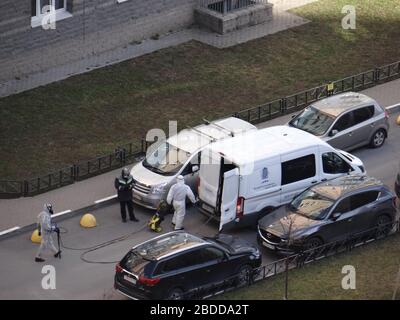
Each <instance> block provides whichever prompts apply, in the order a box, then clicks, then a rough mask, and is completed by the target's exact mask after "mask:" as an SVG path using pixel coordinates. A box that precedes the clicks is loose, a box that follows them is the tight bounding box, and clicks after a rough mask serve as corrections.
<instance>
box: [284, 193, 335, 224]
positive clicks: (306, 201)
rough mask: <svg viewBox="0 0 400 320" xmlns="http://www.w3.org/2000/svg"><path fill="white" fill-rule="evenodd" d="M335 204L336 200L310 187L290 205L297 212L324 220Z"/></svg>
mask: <svg viewBox="0 0 400 320" xmlns="http://www.w3.org/2000/svg"><path fill="white" fill-rule="evenodd" d="M333 204H334V200H332V199H330V198H327V197H325V196H323V195H321V194H319V193H317V192H315V191H314V190H312V189H309V190H306V191H304V192H303V193H301V194H300V195H299V196H298V197H296V198H295V199H294V200H293V201H292V202H291V203H290V205H289V206H290V210H292V211H294V212H295V213H297V214H300V215H302V216H305V217H307V218H309V219H312V220H322V219H324V218H325V217H326V215H327V213H328V212H329V209H330V208H331V207H332V205H333Z"/></svg>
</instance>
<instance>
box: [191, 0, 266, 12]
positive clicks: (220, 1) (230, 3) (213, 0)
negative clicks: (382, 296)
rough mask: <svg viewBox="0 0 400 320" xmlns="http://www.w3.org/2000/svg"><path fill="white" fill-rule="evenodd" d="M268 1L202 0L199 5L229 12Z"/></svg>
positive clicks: (212, 9) (216, 10)
mask: <svg viewBox="0 0 400 320" xmlns="http://www.w3.org/2000/svg"><path fill="white" fill-rule="evenodd" d="M267 3H268V1H267V0H200V1H199V7H200V8H203V9H208V10H211V11H215V12H218V13H221V14H227V13H230V12H232V11H236V10H240V9H244V8H247V7H250V6H254V5H257V4H267Z"/></svg>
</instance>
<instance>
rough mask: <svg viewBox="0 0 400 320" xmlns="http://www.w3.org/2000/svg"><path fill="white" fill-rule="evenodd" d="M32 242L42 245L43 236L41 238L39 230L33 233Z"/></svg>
mask: <svg viewBox="0 0 400 320" xmlns="http://www.w3.org/2000/svg"><path fill="white" fill-rule="evenodd" d="M31 241H32V242H33V243H41V242H42V236H39V231H38V229H35V230H34V231H33V232H32V235H31Z"/></svg>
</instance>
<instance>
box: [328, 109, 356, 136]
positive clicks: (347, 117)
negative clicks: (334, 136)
mask: <svg viewBox="0 0 400 320" xmlns="http://www.w3.org/2000/svg"><path fill="white" fill-rule="evenodd" d="M352 118H353V117H352V112H347V113H345V114H344V115H342V116H341V117H340V118H339V120H337V121H336V123H335V125H334V126H333V128H332V129H333V130H337V131H339V132H340V131H343V130H346V129H348V128H350V127H351V126H352V125H353V119H352Z"/></svg>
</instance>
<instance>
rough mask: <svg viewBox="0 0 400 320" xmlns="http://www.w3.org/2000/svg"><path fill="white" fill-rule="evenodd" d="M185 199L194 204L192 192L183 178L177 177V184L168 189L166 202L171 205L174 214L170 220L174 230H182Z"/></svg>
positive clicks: (194, 199)
mask: <svg viewBox="0 0 400 320" xmlns="http://www.w3.org/2000/svg"><path fill="white" fill-rule="evenodd" d="M186 197H188V198H189V199H190V201H192V203H196V198H195V196H194V194H193V192H192V189H190V187H189V186H188V185H186V184H185V180H184V178H183V176H181V175H179V176H178V177H177V182H176V183H175V184H174V185H173V186H172V187H171V189H169V192H168V196H167V202H168V204H170V205H171V204H172V205H173V207H174V209H175V212H174V216H173V218H172V224H173V225H175V227H174V229H175V230H182V229H183V219H184V218H185V214H186Z"/></svg>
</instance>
